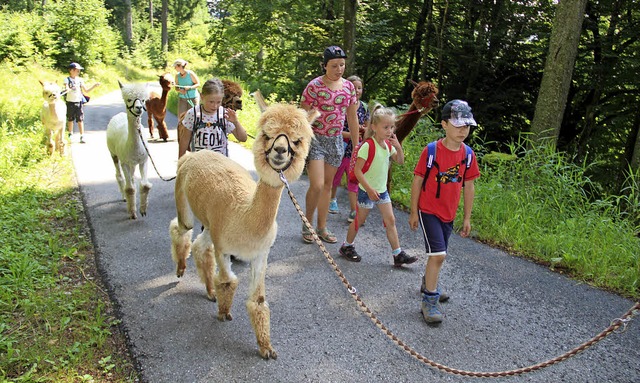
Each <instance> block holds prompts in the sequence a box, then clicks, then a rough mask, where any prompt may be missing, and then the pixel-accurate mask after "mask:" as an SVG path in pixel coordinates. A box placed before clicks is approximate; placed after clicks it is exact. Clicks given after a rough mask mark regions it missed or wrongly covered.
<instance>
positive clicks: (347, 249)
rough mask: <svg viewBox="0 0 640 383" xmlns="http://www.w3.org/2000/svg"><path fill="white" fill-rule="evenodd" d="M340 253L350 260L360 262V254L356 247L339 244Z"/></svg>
mask: <svg viewBox="0 0 640 383" xmlns="http://www.w3.org/2000/svg"><path fill="white" fill-rule="evenodd" d="M340 255H342V256H343V257H345V258H347V260H349V261H351V262H360V259H361V258H360V256H359V255H358V252H357V251H356V247H355V246H353V245H351V246H349V245H342V246H340Z"/></svg>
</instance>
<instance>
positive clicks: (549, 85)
mask: <svg viewBox="0 0 640 383" xmlns="http://www.w3.org/2000/svg"><path fill="white" fill-rule="evenodd" d="M586 5H587V0H562V1H560V2H558V5H556V16H555V19H554V21H553V30H552V31H551V39H550V41H549V54H548V55H547V60H546V63H545V67H544V73H543V75H542V83H541V84H540V91H539V93H538V100H537V102H536V110H535V113H534V116H533V122H532V123H531V131H532V133H533V139H534V140H535V141H539V142H541V141H548V142H551V143H552V144H553V145H555V144H556V143H557V140H558V135H559V133H560V126H561V124H562V116H563V114H564V110H565V107H566V103H567V95H568V93H569V86H570V83H571V77H572V75H573V65H574V63H575V60H576V54H577V52H578V43H579V41H580V32H581V31H582V22H583V20H584V11H585V8H586Z"/></svg>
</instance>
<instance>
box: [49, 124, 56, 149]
mask: <svg viewBox="0 0 640 383" xmlns="http://www.w3.org/2000/svg"><path fill="white" fill-rule="evenodd" d="M55 151H56V142H55V138H54V132H53V130H51V129H48V130H47V153H48V154H49V155H50V156H53V153H55Z"/></svg>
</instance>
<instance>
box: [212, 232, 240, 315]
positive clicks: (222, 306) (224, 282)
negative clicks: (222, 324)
mask: <svg viewBox="0 0 640 383" xmlns="http://www.w3.org/2000/svg"><path fill="white" fill-rule="evenodd" d="M205 231H208V230H207V229H205ZM215 251H216V262H217V263H218V274H217V275H216V277H215V280H214V282H215V288H216V292H217V294H218V320H221V321H224V320H232V319H233V317H232V316H231V304H232V303H233V296H234V295H235V293H236V289H237V288H238V277H236V275H235V274H234V273H233V271H232V270H231V259H230V258H231V257H230V256H229V255H228V254H222V253H221V252H220V251H219V250H218V249H215Z"/></svg>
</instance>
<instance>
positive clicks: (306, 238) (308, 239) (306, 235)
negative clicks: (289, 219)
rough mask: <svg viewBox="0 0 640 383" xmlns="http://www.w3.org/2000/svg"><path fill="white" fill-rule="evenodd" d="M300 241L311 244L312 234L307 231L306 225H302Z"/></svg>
mask: <svg viewBox="0 0 640 383" xmlns="http://www.w3.org/2000/svg"><path fill="white" fill-rule="evenodd" d="M302 240H303V241H304V242H305V243H313V234H311V232H310V231H309V229H307V225H305V224H304V223H303V224H302Z"/></svg>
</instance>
